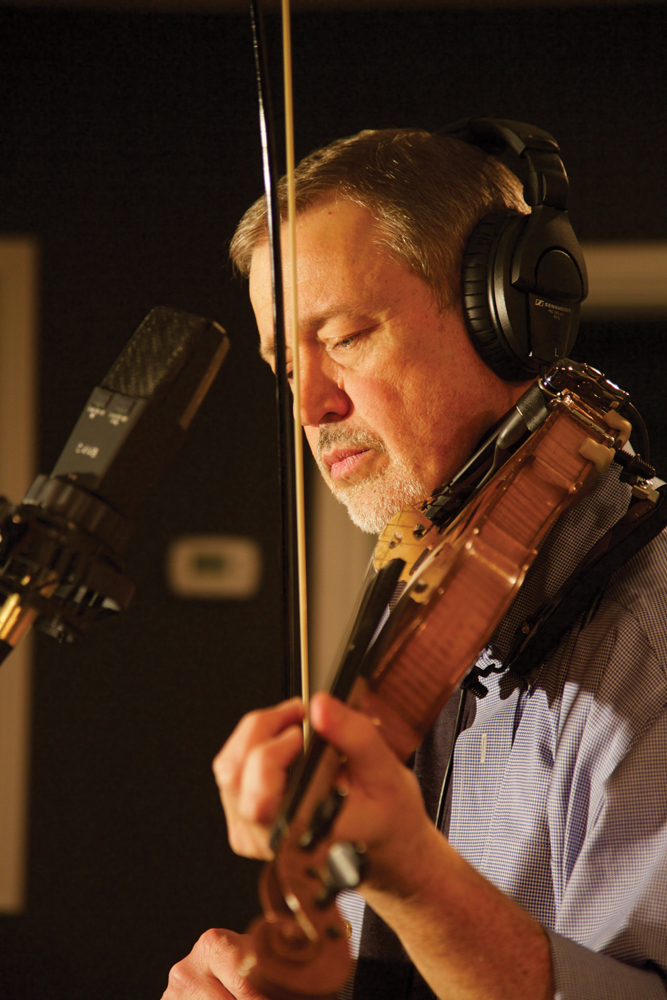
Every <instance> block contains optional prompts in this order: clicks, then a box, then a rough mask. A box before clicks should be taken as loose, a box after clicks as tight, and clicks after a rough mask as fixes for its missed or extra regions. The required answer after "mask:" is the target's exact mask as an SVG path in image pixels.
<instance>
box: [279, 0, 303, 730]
mask: <svg viewBox="0 0 667 1000" xmlns="http://www.w3.org/2000/svg"><path fill="white" fill-rule="evenodd" d="M282 28H283V80H284V87H285V154H286V161H287V226H288V232H289V260H290V301H291V307H292V390H293V393H294V457H295V475H296V536H297V563H298V581H299V636H300V647H301V697H302V699H303V703H304V705H305V706H306V709H308V703H309V700H310V683H309V669H308V600H307V588H306V518H305V504H304V477H303V432H302V430H301V377H300V366H299V349H298V347H299V315H298V300H297V274H296V266H297V264H296V184H295V178H294V106H293V100H292V40H291V31H290V4H289V0H282ZM308 732H309V724H308V713H307V711H306V716H305V718H304V723H303V735H304V741H305V740H307V739H308Z"/></svg>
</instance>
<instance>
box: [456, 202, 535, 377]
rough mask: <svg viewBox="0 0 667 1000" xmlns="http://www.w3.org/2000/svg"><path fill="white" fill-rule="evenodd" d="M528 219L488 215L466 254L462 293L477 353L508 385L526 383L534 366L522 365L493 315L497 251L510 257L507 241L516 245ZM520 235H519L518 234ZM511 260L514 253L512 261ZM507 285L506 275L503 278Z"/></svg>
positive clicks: (470, 241)
mask: <svg viewBox="0 0 667 1000" xmlns="http://www.w3.org/2000/svg"><path fill="white" fill-rule="evenodd" d="M523 222H524V217H522V216H519V215H516V214H510V213H508V212H496V213H494V214H492V215H485V216H484V218H483V219H481V220H480V221H479V222H478V223H477V225H476V226H475V228H474V229H473V231H472V233H471V235H470V238H469V240H468V242H467V244H466V247H465V250H464V252H463V267H462V277H461V292H462V298H463V314H464V317H465V321H466V326H467V328H468V333H469V335H470V339H471V340H472V343H473V345H474V347H475V350H476V351H477V353H478V354H479V355H480V357H481V358H482V360H483V361H485V362H486V364H487V365H488V366H489V368H491V370H492V371H493V372H495V373H496V375H499V376H500V378H502V379H505V380H506V381H508V382H514V381H523V380H525V379H528V378H530V377H531V374H534V372H532V367H531V366H530V363H529V362H528V363H527V364H525V363H524V364H525V366H524V364H522V359H521V358H519V357H518V356H516V355H515V353H514V351H512V349H511V348H510V347H509V345H508V344H507V340H506V337H505V336H504V334H503V332H502V330H501V328H500V324H499V322H498V320H497V318H496V316H495V315H494V313H493V312H492V306H491V295H490V290H491V289H493V293H494V297H495V296H497V294H498V288H497V283H498V282H497V275H496V271H497V267H496V261H497V259H498V254H497V250H498V247H499V244H501V243H502V244H503V256H504V257H506V250H507V241H508V238H509V240H510V241H511V242H512V243H514V242H515V238H516V237H515V238H514V239H513V235H514V234H513V233H512V232H511V231H512V230H514V229H515V228H517V229H518V231H519V232H521V230H522V228H523ZM517 235H518V234H517ZM506 259H511V254H510V257H509V258H506ZM500 281H501V282H502V284H503V286H504V284H505V276H504V275H502V276H500Z"/></svg>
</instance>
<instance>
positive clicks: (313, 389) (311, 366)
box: [299, 351, 352, 427]
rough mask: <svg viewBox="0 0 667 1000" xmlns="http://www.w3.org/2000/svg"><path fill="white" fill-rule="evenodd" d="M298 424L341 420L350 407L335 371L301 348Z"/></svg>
mask: <svg viewBox="0 0 667 1000" xmlns="http://www.w3.org/2000/svg"><path fill="white" fill-rule="evenodd" d="M299 360H300V369H299V376H300V383H301V385H300V388H301V423H302V425H303V426H304V427H309V426H310V427H317V426H319V424H327V423H335V422H336V421H338V420H344V419H345V417H347V416H348V414H349V412H350V409H351V407H352V403H351V400H350V398H349V396H348V395H347V393H346V392H345V390H344V389H343V387H342V385H341V384H340V383H339V379H338V378H337V377H336V373H335V371H329V370H327V369H328V368H329V367H330V365H328V364H327V359H323V358H322V357H321V356H317V354H316V356H315V357H313V356H312V355H311V353H310V352H309V351H301V357H300V359H299Z"/></svg>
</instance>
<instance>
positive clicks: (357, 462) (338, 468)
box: [322, 448, 372, 479]
mask: <svg viewBox="0 0 667 1000" xmlns="http://www.w3.org/2000/svg"><path fill="white" fill-rule="evenodd" d="M371 453H372V449H370V448H336V449H335V451H329V452H326V453H325V454H324V455H323V456H322V461H323V462H324V464H325V465H326V466H327V468H328V469H329V475H330V476H331V478H332V479H345V478H346V477H347V476H350V475H352V473H354V472H357V471H358V469H359V468H360V467H361V466H362V465H363V463H364V462H365V461H366V459H367V456H369V455H370V454H371Z"/></svg>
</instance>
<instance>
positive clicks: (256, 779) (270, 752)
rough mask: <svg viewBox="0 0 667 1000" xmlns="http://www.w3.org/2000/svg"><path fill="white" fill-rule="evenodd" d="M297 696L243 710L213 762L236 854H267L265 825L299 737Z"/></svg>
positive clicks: (278, 797) (300, 709)
mask: <svg viewBox="0 0 667 1000" xmlns="http://www.w3.org/2000/svg"><path fill="white" fill-rule="evenodd" d="M303 715H304V709H303V705H302V703H301V701H300V700H299V699H296V698H295V699H291V700H290V701H286V702H283V703H282V704H281V705H278V706H276V707H275V708H270V709H263V710H261V711H257V712H251V713H250V714H249V715H246V716H245V717H244V718H243V719H242V720H241V722H240V723H239V725H238V726H237V727H236V729H235V730H234V732H233V733H232V735H231V736H230V738H229V740H228V741H227V743H226V744H225V746H224V747H223V748H222V750H221V751H220V753H219V754H218V756H217V757H216V758H215V760H214V762H213V771H214V773H215V777H216V781H217V783H218V787H219V789H220V796H221V798H222V804H223V807H224V810H225V815H226V817H227V829H228V834H229V842H230V844H231V846H232V849H233V850H234V851H236V853H237V854H242V855H245V856H246V857H254V858H270V857H271V852H270V849H269V827H270V824H271V823H272V821H273V819H274V818H275V816H276V813H277V811H278V807H279V805H280V801H281V799H282V796H283V793H284V791H285V785H286V781H287V768H288V767H289V765H290V764H291V762H292V761H293V760H294V758H295V757H296V755H297V754H298V752H299V750H300V749H301V746H302V743H303V734H302V731H301V726H300V723H301V721H302V719H303Z"/></svg>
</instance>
